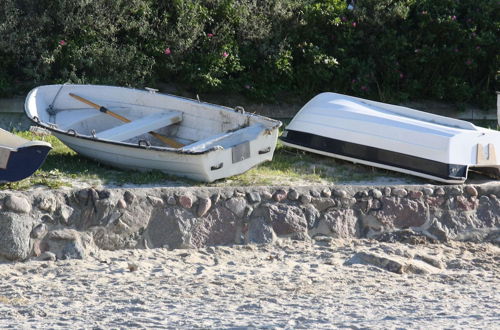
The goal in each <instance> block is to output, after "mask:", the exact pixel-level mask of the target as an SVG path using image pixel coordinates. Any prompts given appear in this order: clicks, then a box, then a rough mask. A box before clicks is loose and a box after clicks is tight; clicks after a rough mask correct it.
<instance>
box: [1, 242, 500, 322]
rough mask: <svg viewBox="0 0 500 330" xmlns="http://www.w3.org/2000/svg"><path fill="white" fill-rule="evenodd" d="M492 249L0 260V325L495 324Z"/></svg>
mask: <svg viewBox="0 0 500 330" xmlns="http://www.w3.org/2000/svg"><path fill="white" fill-rule="evenodd" d="M499 252H500V249H499V248H498V247H497V246H495V245H491V244H487V243H483V244H477V243H459V242H450V243H440V244H431V243H428V242H422V244H402V243H384V242H379V241H374V240H338V239H331V238H328V237H324V238H319V239H318V240H314V241H292V240H287V239H280V240H278V241H277V242H276V243H275V244H272V245H238V246H231V247H229V246H224V247H208V248H203V249H178V250H172V251H169V250H166V249H145V250H121V251H98V252H96V253H95V254H94V255H92V256H90V257H88V258H86V259H85V260H60V261H35V260H32V261H28V262H17V263H10V262H3V263H0V278H1V279H2V281H1V282H0V327H1V328H17V329H19V328H65V329H69V328H89V329H108V328H180V329H192V328H217V329H247V328H250V329H251V328H266V329H296V328H309V329H329V328H352V329H359V328H412V329H429V328H433V329H440V328H469V329H470V328H485V329H493V328H498V327H499V324H500V314H499V310H498V306H499V305H500V293H499V291H498V287H499V285H500V275H499V270H500V266H499V259H500V253H499Z"/></svg>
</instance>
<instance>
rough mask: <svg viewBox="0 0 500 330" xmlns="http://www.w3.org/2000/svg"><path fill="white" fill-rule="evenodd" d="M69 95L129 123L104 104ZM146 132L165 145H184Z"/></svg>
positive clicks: (176, 146) (154, 133)
mask: <svg viewBox="0 0 500 330" xmlns="http://www.w3.org/2000/svg"><path fill="white" fill-rule="evenodd" d="M69 96H71V97H73V98H75V99H77V100H78V101H80V102H83V103H85V104H88V105H90V106H91V107H92V108H96V109H97V110H99V111H101V112H103V113H105V114H108V115H110V116H113V117H115V118H116V119H119V120H121V121H123V122H126V123H130V120H129V119H127V118H125V117H123V116H120V115H119V114H117V113H114V112H113V111H111V110H109V109H108V108H106V107H104V106H101V105H99V104H96V103H94V102H92V101H89V100H87V99H85V98H83V97H81V96H78V95H76V94H73V93H69ZM148 133H149V134H151V135H152V136H154V137H155V138H157V139H158V140H160V141H161V142H163V143H165V144H166V145H168V146H170V147H173V148H182V147H184V145H183V144H182V143H179V142H177V141H175V140H173V139H170V138H168V137H166V136H163V135H161V134H158V133H156V132H148Z"/></svg>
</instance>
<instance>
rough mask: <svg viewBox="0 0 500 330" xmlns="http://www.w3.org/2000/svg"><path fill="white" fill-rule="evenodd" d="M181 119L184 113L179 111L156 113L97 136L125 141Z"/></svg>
mask: <svg viewBox="0 0 500 330" xmlns="http://www.w3.org/2000/svg"><path fill="white" fill-rule="evenodd" d="M181 120H182V114H181V113H180V112H178V111H169V112H161V113H155V114H152V115H149V116H146V117H142V118H140V119H137V120H134V121H131V122H129V123H126V124H123V125H120V126H116V127H113V128H110V129H107V130H105V131H102V132H99V133H97V134H96V136H97V137H98V138H100V139H106V140H115V141H125V140H128V139H131V138H133V137H136V136H139V135H141V134H144V133H148V132H150V131H154V130H157V129H159V128H162V127H165V126H169V125H172V124H176V123H178V122H180V121H181Z"/></svg>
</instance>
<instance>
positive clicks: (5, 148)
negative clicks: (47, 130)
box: [0, 129, 52, 183]
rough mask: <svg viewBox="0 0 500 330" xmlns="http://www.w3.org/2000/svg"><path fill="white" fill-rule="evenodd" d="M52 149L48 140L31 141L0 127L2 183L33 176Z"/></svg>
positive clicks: (0, 170) (0, 178) (0, 173)
mask: <svg viewBox="0 0 500 330" xmlns="http://www.w3.org/2000/svg"><path fill="white" fill-rule="evenodd" d="M51 149H52V147H51V145H50V144H49V143H47V142H43V141H29V140H26V139H23V138H21V137H19V136H16V135H14V134H12V133H10V132H7V131H5V130H3V129H0V183H3V182H14V181H19V180H22V179H24V178H27V177H29V176H31V175H32V174H33V173H34V172H35V171H36V170H37V169H38V168H39V167H40V166H42V164H43V162H44V161H45V158H46V157H47V154H48V152H49V151H50V150H51Z"/></svg>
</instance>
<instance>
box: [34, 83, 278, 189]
mask: <svg viewBox="0 0 500 330" xmlns="http://www.w3.org/2000/svg"><path fill="white" fill-rule="evenodd" d="M69 93H73V94H77V95H79V96H81V97H84V98H87V99H89V100H92V102H95V103H97V104H99V105H101V106H105V107H106V108H107V109H109V110H112V111H113V112H115V113H118V114H119V115H120V116H123V117H126V118H128V119H130V120H131V121H132V122H131V123H127V124H124V123H123V122H120V121H119V120H117V119H115V118H113V117H111V116H108V115H106V114H104V113H102V112H99V111H97V110H94V109H92V108H89V107H88V106H86V105H85V104H82V103H81V102H78V101H77V100H75V99H74V98H72V97H70V96H69ZM25 111H26V114H27V116H28V117H29V118H31V119H32V120H33V121H35V122H36V123H37V124H38V125H40V126H43V127H45V128H47V129H48V130H50V131H51V132H52V133H53V134H54V135H55V136H57V137H58V138H59V139H60V140H61V141H63V142H64V143H65V144H66V145H67V146H68V147H70V148H72V149H73V150H75V151H76V152H78V153H80V154H82V155H84V156H86V157H89V158H93V159H96V160H98V161H99V162H102V163H105V164H109V165H111V166H115V167H119V168H127V169H136V170H143V171H145V170H160V171H163V172H166V173H169V174H174V175H178V176H184V177H188V178H191V179H195V180H200V181H208V182H211V181H214V180H217V179H220V178H225V177H229V176H232V175H237V174H241V173H243V172H245V171H247V170H249V169H250V168H252V167H254V166H255V165H257V164H259V163H262V162H264V161H268V160H271V159H272V157H273V153H274V150H275V147H276V141H277V138H278V129H279V127H280V125H281V122H279V121H276V120H272V119H270V118H266V117H262V116H257V115H254V114H249V113H240V112H237V111H235V110H234V109H231V108H227V107H222V106H218V105H213V104H208V103H204V102H199V101H196V100H191V99H186V98H182V97H177V96H172V95H167V94H161V93H151V92H148V91H142V90H137V89H131V88H123V87H112V86H95V85H49V86H40V87H38V88H35V89H34V90H32V91H31V92H30V93H29V95H28V96H27V98H26V102H25ZM162 114H165V116H162ZM172 114H175V116H173V117H172V116H171V115H172ZM160 117H161V118H163V117H164V119H165V120H167V121H168V123H166V125H160V126H164V127H162V128H160V129H157V128H158V125H157V123H156V120H157V119H154V118H160ZM170 117H171V118H170ZM144 118H152V119H151V120H154V121H155V123H153V122H151V123H148V122H145V119H144ZM169 118H170V119H169ZM119 127H123V129H121V128H119ZM152 130H154V132H155V133H161V134H163V135H165V136H168V137H169V138H170V139H175V141H176V142H178V143H180V144H182V145H184V146H183V147H182V148H172V147H169V146H165V145H164V144H162V143H161V142H160V141H159V140H156V139H155V138H153V137H151V136H150V135H149V134H147V133H148V132H150V131H152Z"/></svg>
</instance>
